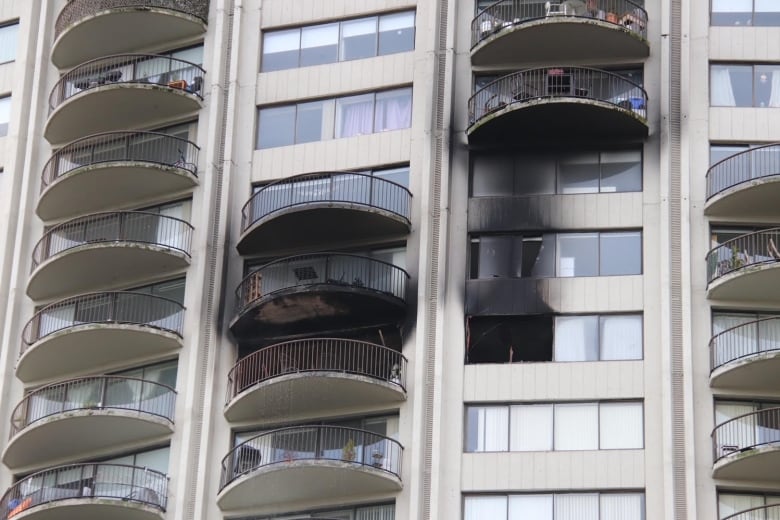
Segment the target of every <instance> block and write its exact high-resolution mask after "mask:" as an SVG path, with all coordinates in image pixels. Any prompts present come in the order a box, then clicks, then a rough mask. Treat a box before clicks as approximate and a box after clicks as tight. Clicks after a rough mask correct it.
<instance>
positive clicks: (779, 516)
mask: <svg viewBox="0 0 780 520" xmlns="http://www.w3.org/2000/svg"><path fill="white" fill-rule="evenodd" d="M721 520H780V504H769V505H766V506H758V507H751V508H750V509H745V510H744V511H740V512H739V513H734V514H733V515H729V516H724V517H723V518H722V519H721Z"/></svg>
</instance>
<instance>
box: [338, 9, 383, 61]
mask: <svg viewBox="0 0 780 520" xmlns="http://www.w3.org/2000/svg"><path fill="white" fill-rule="evenodd" d="M376 24H377V18H376V17H375V16H373V17H371V18H361V19H359V20H350V21H348V22H342V23H341V59H342V60H356V59H359V58H370V57H372V56H376Z"/></svg>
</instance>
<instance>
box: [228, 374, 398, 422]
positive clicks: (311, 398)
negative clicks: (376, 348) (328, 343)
mask: <svg viewBox="0 0 780 520" xmlns="http://www.w3.org/2000/svg"><path fill="white" fill-rule="evenodd" d="M289 370H290V372H291V373H289V374H285V375H283V376H279V377H275V378H273V379H269V380H267V381H263V382H262V383H259V384H256V385H254V386H252V387H249V388H247V389H246V390H244V391H243V392H241V393H240V394H239V395H237V396H236V397H235V398H233V400H232V401H231V402H230V403H228V405H227V407H226V408H225V417H226V418H227V420H228V421H233V422H244V421H252V420H255V421H256V420H258V419H266V418H272V417H283V416H285V415H310V414H313V413H314V414H316V413H317V412H320V411H321V410H323V409H328V410H338V409H344V410H346V409H350V408H357V407H367V406H381V405H385V404H392V403H398V402H400V401H403V400H404V399H405V398H406V395H405V394H404V391H403V389H402V388H401V387H400V386H399V385H396V384H393V383H388V382H386V381H380V380H378V379H373V378H370V377H366V376H360V375H355V374H345V373H342V372H332V371H331V372H295V370H296V368H295V367H290V368H289ZM388 370H389V367H388Z"/></svg>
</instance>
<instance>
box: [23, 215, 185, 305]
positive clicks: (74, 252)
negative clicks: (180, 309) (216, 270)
mask: <svg viewBox="0 0 780 520" xmlns="http://www.w3.org/2000/svg"><path fill="white" fill-rule="evenodd" d="M191 239H192V226H191V225H190V224H189V223H187V222H185V221H183V220H181V219H178V218H174V217H167V216H165V215H160V214H159V213H148V212H144V211H118V212H113V213H96V214H94V215H88V216H86V217H80V218H75V219H72V220H69V221H67V222H64V223H62V224H59V225H57V226H54V227H52V228H51V229H49V230H48V231H47V232H46V233H45V234H44V235H43V238H42V239H41V240H40V241H39V242H38V244H37V245H36V246H35V250H34V251H33V262H32V274H31V275H30V281H29V283H28V284H27V294H28V295H29V296H30V298H32V299H34V300H39V299H43V298H53V297H56V296H60V295H65V294H73V293H78V292H81V291H84V290H91V289H97V288H100V287H106V286H111V285H117V284H126V285H129V284H131V283H136V282H140V281H141V280H144V279H149V278H151V277H159V276H162V275H165V274H166V273H168V274H173V273H176V272H178V271H181V270H183V269H184V268H185V267H187V266H188V265H189V262H190V253H189V251H190V240H191Z"/></svg>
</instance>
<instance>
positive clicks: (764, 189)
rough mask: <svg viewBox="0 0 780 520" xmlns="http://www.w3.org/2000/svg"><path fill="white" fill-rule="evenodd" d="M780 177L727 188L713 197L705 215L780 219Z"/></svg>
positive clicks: (705, 210) (765, 178)
mask: <svg viewBox="0 0 780 520" xmlns="http://www.w3.org/2000/svg"><path fill="white" fill-rule="evenodd" d="M778 200H780V175H773V176H769V177H762V178H759V179H753V180H751V181H748V182H743V183H741V184H737V185H735V186H732V187H730V188H727V189H725V190H723V191H721V192H720V193H718V194H716V195H714V196H713V197H711V198H710V199H709V200H708V201H707V203H706V205H705V206H704V214H705V215H709V216H711V217H720V218H733V217H739V218H751V219H760V218H765V219H774V220H776V219H778V218H780V204H778V203H777V201H778Z"/></svg>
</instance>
